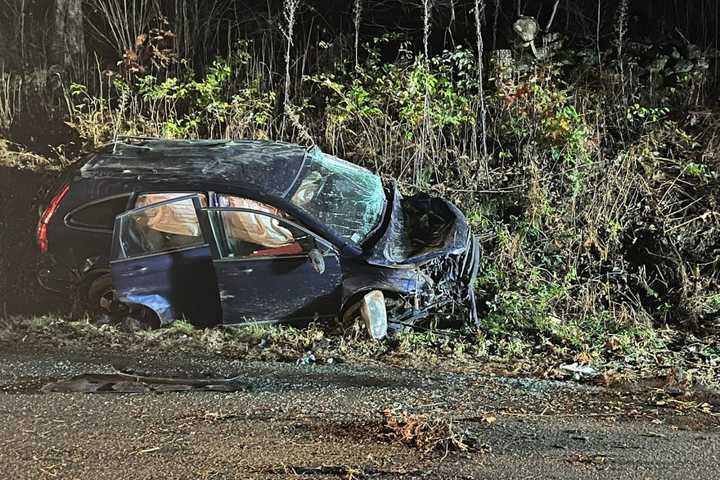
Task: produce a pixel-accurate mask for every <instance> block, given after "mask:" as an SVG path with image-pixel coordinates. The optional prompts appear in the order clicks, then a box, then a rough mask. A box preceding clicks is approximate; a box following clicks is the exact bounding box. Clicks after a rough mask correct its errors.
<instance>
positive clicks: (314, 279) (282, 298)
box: [203, 197, 342, 325]
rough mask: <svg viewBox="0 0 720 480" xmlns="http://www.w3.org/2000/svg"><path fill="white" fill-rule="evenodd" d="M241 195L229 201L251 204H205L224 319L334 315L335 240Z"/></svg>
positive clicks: (338, 279) (337, 295)
mask: <svg viewBox="0 0 720 480" xmlns="http://www.w3.org/2000/svg"><path fill="white" fill-rule="evenodd" d="M235 198H236V199H237V197H235ZM237 200H238V202H239V203H238V202H235V203H232V202H231V203H229V204H230V205H241V206H247V207H251V208H237V207H215V208H205V209H203V211H204V212H205V213H206V216H205V219H206V220H207V225H208V227H209V228H210V229H211V230H212V236H213V238H214V240H215V244H214V248H213V249H214V258H213V265H214V267H215V274H216V276H217V285H218V289H219V295H220V304H221V307H222V319H223V323H224V324H228V325H238V324H252V323H268V322H280V321H291V322H292V321H298V320H300V321H307V320H311V319H316V318H323V317H334V316H336V315H337V314H338V311H339V308H340V301H341V291H342V272H341V269H340V261H339V259H338V255H337V253H336V251H335V249H334V248H333V246H332V245H331V244H330V243H328V242H327V241H325V240H323V239H322V238H320V237H318V236H316V235H315V234H313V233H311V232H310V231H308V230H307V229H305V228H304V227H302V226H300V225H298V224H297V223H295V222H293V221H291V220H290V219H288V218H287V217H286V216H284V215H283V214H282V212H279V211H277V210H275V209H274V208H273V207H269V206H266V205H263V204H259V203H257V202H253V201H252V200H244V199H237ZM221 205H222V203H221ZM226 205H227V203H226ZM253 206H254V207H255V208H252V207H253Z"/></svg>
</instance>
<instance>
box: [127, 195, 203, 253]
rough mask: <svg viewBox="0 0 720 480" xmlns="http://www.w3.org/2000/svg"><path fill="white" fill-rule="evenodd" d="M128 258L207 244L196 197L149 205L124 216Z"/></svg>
mask: <svg viewBox="0 0 720 480" xmlns="http://www.w3.org/2000/svg"><path fill="white" fill-rule="evenodd" d="M120 244H121V246H122V254H123V257H125V258H133V257H139V256H143V255H152V254H154V253H160V252H167V251H171V250H177V249H182V248H189V247H196V246H200V245H204V244H205V239H204V238H203V235H202V232H201V231H200V223H199V222H198V219H197V215H196V214H195V207H194V205H193V201H192V199H190V198H188V199H186V200H181V201H178V202H175V203H170V204H163V205H158V206H149V207H147V208H143V209H141V210H137V211H133V212H129V213H127V214H125V215H123V216H122V217H121V219H120Z"/></svg>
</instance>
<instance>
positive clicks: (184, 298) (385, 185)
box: [37, 138, 479, 338]
mask: <svg viewBox="0 0 720 480" xmlns="http://www.w3.org/2000/svg"><path fill="white" fill-rule="evenodd" d="M37 242H38V247H39V249H40V252H41V262H40V268H39V271H38V279H39V281H40V283H41V285H43V286H44V287H45V288H47V289H49V290H54V291H61V292H66V293H73V294H74V295H75V296H76V297H77V298H78V299H80V300H81V301H82V302H83V304H84V305H86V307H87V309H88V310H90V311H95V312H98V311H105V312H107V313H112V312H115V311H118V310H119V309H122V308H135V309H141V310H143V311H144V312H145V314H149V315H148V318H151V319H152V320H151V322H152V323H154V324H157V325H162V324H167V323H169V322H172V321H174V320H176V319H183V318H184V319H188V320H189V321H191V322H192V323H193V324H195V325H198V326H210V325H216V324H224V325H248V324H259V323H268V322H292V323H295V322H300V323H307V322H308V321H312V320H322V319H330V318H345V319H346V320H347V319H350V318H352V317H353V316H355V317H356V319H357V317H360V318H362V319H364V321H365V323H366V325H367V327H368V329H369V331H370V333H371V335H373V336H374V337H378V338H379V337H382V336H383V335H384V334H385V332H386V330H387V328H388V325H389V327H390V329H391V330H392V329H393V328H396V327H397V328H401V327H402V326H412V325H416V324H418V322H419V321H420V320H422V319H424V318H428V316H429V315H431V314H432V313H433V312H437V311H441V310H442V311H445V312H451V315H448V317H449V316H453V317H458V316H459V315H462V316H463V321H464V320H465V319H466V318H470V321H474V298H473V290H472V288H471V283H472V281H473V278H474V276H475V274H476V271H477V265H478V256H479V253H478V246H477V241H476V240H475V239H474V238H473V236H472V235H471V232H470V229H469V227H468V224H467V221H466V220H465V217H464V216H463V214H462V213H461V212H460V211H459V210H458V209H457V208H456V207H455V206H454V205H452V204H451V203H449V202H448V201H445V200H443V199H440V198H434V197H431V196H429V195H426V194H418V195H414V196H409V197H404V196H403V195H401V193H400V191H399V190H398V188H397V186H396V185H395V184H394V183H393V182H391V181H388V182H384V181H383V180H382V179H381V178H380V177H379V176H377V175H374V174H372V173H371V172H370V171H368V170H366V169H364V168H361V167H359V166H356V165H354V164H351V163H349V162H346V161H344V160H341V159H339V158H336V157H333V156H331V155H328V154H326V153H323V152H322V151H321V150H320V149H319V148H317V147H313V148H305V147H301V146H298V145H291V144H284V143H277V142H262V141H208V140H206V141H189V140H172V141H171V140H151V139H131V138H126V139H122V140H120V141H117V142H115V143H113V144H111V145H108V146H105V147H103V148H101V149H99V150H98V151H96V152H94V153H93V154H91V155H89V156H88V157H86V158H84V159H83V160H82V161H80V162H79V163H78V164H76V165H75V166H74V167H73V168H72V169H71V170H70V171H69V172H68V173H67V174H66V176H65V177H64V178H63V179H62V181H61V185H60V186H58V188H57V189H56V191H55V194H54V196H53V197H52V199H51V200H50V201H49V204H48V206H47V208H46V209H45V210H44V212H43V214H42V216H41V218H40V222H39V225H38V231H37ZM468 316H469V317H468ZM458 318H459V317H458Z"/></svg>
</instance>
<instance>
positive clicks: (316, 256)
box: [308, 248, 325, 275]
mask: <svg viewBox="0 0 720 480" xmlns="http://www.w3.org/2000/svg"><path fill="white" fill-rule="evenodd" d="M308 258H309V259H310V263H312V266H313V268H314V269H315V271H316V272H317V273H319V274H320V275H322V274H323V273H325V258H324V257H323V254H322V252H320V250H318V249H317V248H313V249H312V250H310V251H309V252H308Z"/></svg>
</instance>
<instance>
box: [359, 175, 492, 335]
mask: <svg viewBox="0 0 720 480" xmlns="http://www.w3.org/2000/svg"><path fill="white" fill-rule="evenodd" d="M391 194H392V195H391V198H390V208H389V209H388V211H389V215H388V217H387V218H386V222H387V223H386V227H385V229H384V232H383V234H382V236H381V237H380V238H379V239H378V240H377V242H375V244H374V245H373V247H372V248H371V249H370V251H369V254H368V256H367V258H366V261H367V263H368V264H370V265H372V266H375V267H381V268H382V270H383V271H385V272H388V271H394V272H399V271H404V272H406V273H404V275H400V274H398V273H395V275H387V274H386V275H387V276H388V277H390V278H392V277H394V276H397V277H399V278H409V277H414V279H415V281H414V282H413V285H412V287H413V288H412V289H407V288H406V289H402V288H395V289H394V290H395V291H403V292H404V293H403V294H400V295H395V296H390V297H389V298H387V299H386V305H387V323H388V327H389V331H397V330H402V329H404V328H410V327H421V326H422V327H460V326H462V325H464V324H471V325H475V324H477V310H476V305H475V292H474V289H473V285H474V283H475V278H476V276H477V271H478V265H479V262H480V247H479V242H478V239H477V238H476V237H475V236H473V235H472V233H471V231H470V227H469V225H468V223H467V220H466V219H465V216H464V215H463V214H462V212H460V210H459V209H458V208H457V207H455V206H454V205H453V204H451V203H450V202H448V201H446V200H444V199H442V198H437V197H431V196H429V195H427V194H417V195H413V196H410V197H403V196H402V195H401V193H400V192H399V191H398V189H397V187H395V186H394V185H393V188H392V191H391ZM396 287H398V285H396ZM376 288H378V289H384V288H383V285H378V286H377V287H376ZM366 323H367V320H366Z"/></svg>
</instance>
